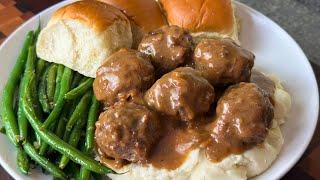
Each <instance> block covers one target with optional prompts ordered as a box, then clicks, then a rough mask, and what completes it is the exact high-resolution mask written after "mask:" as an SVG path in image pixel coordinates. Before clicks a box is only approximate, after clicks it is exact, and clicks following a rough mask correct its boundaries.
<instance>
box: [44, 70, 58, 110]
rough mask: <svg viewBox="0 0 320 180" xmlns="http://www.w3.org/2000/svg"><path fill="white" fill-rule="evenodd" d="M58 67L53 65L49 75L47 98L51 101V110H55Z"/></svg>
mask: <svg viewBox="0 0 320 180" xmlns="http://www.w3.org/2000/svg"><path fill="white" fill-rule="evenodd" d="M57 69H58V66H57V65H56V64H51V65H50V67H49V70H48V74H47V77H46V78H47V96H48V100H49V105H50V109H51V110H52V109H53V108H54V93H55V90H56V77H57Z"/></svg>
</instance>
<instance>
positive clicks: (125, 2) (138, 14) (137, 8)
mask: <svg viewBox="0 0 320 180" xmlns="http://www.w3.org/2000/svg"><path fill="white" fill-rule="evenodd" d="M100 1H101V2H105V3H107V4H110V5H112V6H114V7H116V8H118V9H120V10H122V11H123V12H124V13H125V14H126V15H127V17H128V18H129V19H130V20H131V22H132V24H131V27H132V32H133V47H138V45H139V43H140V41H141V39H142V37H143V35H144V34H145V33H148V32H150V31H152V30H154V29H158V28H160V27H162V26H165V25H167V21H166V19H165V17H164V15H163V14H162V12H161V9H160V7H159V5H158V3H157V2H156V1H154V0H100Z"/></svg>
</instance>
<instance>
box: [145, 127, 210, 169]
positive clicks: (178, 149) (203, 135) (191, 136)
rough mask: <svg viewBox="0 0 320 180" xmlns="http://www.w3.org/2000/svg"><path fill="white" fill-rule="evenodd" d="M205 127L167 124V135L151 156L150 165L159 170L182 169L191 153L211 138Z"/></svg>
mask: <svg viewBox="0 0 320 180" xmlns="http://www.w3.org/2000/svg"><path fill="white" fill-rule="evenodd" d="M203 127H204V126H201V125H199V126H197V127H192V128H190V127H186V126H185V125H181V124H180V125H177V124H175V123H172V122H170V123H167V124H166V132H167V133H166V134H165V135H164V136H163V137H162V138H161V139H160V141H159V143H158V144H157V145H156V146H155V147H154V149H153V151H152V153H151V154H150V157H149V160H148V163H150V164H152V165H153V166H154V167H157V168H164V169H168V170H174V169H177V168H178V167H180V166H181V165H182V164H183V163H184V161H185V160H186V158H187V157H188V155H189V153H190V152H191V151H192V150H194V149H196V148H198V147H199V146H200V145H201V144H202V143H203V142H205V141H206V140H207V139H208V138H209V137H210V135H209V133H208V132H206V131H204V129H203Z"/></svg>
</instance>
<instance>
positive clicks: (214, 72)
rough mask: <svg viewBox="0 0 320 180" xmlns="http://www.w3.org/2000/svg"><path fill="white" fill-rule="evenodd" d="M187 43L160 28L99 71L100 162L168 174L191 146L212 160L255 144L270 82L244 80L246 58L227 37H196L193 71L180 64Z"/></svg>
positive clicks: (268, 108) (249, 59) (264, 129)
mask: <svg viewBox="0 0 320 180" xmlns="http://www.w3.org/2000/svg"><path fill="white" fill-rule="evenodd" d="M191 42H192V39H191V36H190V35H189V34H188V33H187V32H186V31H184V30H183V29H181V28H179V27H177V26H166V27H163V28H160V29H158V30H156V31H154V32H150V33H149V34H147V35H146V36H145V37H144V39H143V40H142V42H141V43H140V45H139V51H140V52H141V53H140V52H137V51H134V50H127V49H125V50H120V51H119V52H117V53H115V54H113V55H112V56H110V58H108V59H107V60H106V62H105V63H104V64H103V65H102V66H101V67H100V68H99V70H98V72H97V78H96V80H95V83H94V90H95V94H96V96H97V98H98V99H99V100H100V101H103V102H104V103H105V104H106V105H107V106H108V107H107V110H106V111H105V112H103V113H102V114H101V115H100V118H99V121H98V122H97V123H96V127H97V129H96V134H95V141H96V144H97V150H98V153H99V156H100V159H102V160H101V161H102V162H103V163H105V162H106V161H105V160H106V159H107V160H108V161H110V159H113V160H111V161H114V162H113V163H111V164H113V165H114V164H116V165H119V166H117V167H121V165H124V163H123V162H127V163H130V162H134V163H140V164H141V165H146V164H152V165H153V166H154V167H156V168H160V169H168V170H174V169H176V168H179V167H180V166H181V165H182V164H183V163H184V161H185V160H186V159H187V157H188V155H189V153H190V152H191V151H192V150H194V149H199V148H200V149H202V150H204V151H205V152H206V155H207V158H208V159H209V160H211V161H212V162H218V161H221V160H222V159H224V158H225V157H227V156H228V155H230V154H240V153H243V152H244V151H245V150H248V149H249V148H252V147H254V146H256V145H258V144H260V143H263V141H264V139H265V137H266V136H267V134H268V130H269V128H270V126H271V123H272V119H273V116H274V112H273V105H272V104H271V102H270V100H272V97H273V94H274V90H275V86H274V83H272V81H271V80H270V79H269V78H267V77H265V76H264V75H263V74H257V73H254V74H253V75H251V69H252V67H253V64H254V55H253V54H252V53H250V52H249V51H247V50H245V49H242V48H241V47H240V46H238V45H236V44H235V43H234V42H232V41H231V40H229V39H203V40H202V41H201V42H200V43H199V44H198V45H197V47H196V49H195V52H194V54H193V63H194V64H193V66H194V68H191V67H180V66H184V65H186V61H187V58H188V57H190V56H192V47H191V44H192V43H191ZM141 54H144V55H146V56H147V57H149V58H150V59H146V57H144V56H142V55H141ZM153 66H154V67H153ZM155 71H156V72H155ZM163 73H166V74H164V75H163V76H162V77H160V78H159V79H158V80H157V81H156V82H154V81H155V77H157V76H159V75H162V74H163ZM154 74H157V76H155V75H154ZM250 78H251V79H250ZM250 80H251V82H253V83H246V82H248V81H250ZM152 84H153V85H152ZM230 85H232V86H230ZM214 86H216V87H217V89H218V90H219V93H217V94H218V95H216V92H215V89H214ZM228 86H230V87H228ZM148 88H149V89H148ZM130 97H131V98H130ZM214 112H215V113H214ZM118 162H122V163H118ZM117 163H118V164H117ZM106 164H108V165H110V163H106ZM113 167H115V166H113Z"/></svg>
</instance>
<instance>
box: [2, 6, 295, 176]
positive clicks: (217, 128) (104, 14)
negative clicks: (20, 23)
mask: <svg viewBox="0 0 320 180" xmlns="http://www.w3.org/2000/svg"><path fill="white" fill-rule="evenodd" d="M101 1H103V2H100V1H89V0H84V1H77V2H74V3H71V4H69V5H66V6H64V7H62V8H60V9H58V10H57V11H56V12H55V13H54V14H53V16H52V18H51V19H50V21H49V23H48V25H47V26H46V27H45V28H44V29H43V30H42V31H41V28H40V26H39V28H38V29H37V30H36V31H30V32H29V33H28V34H27V37H26V40H25V43H24V45H23V49H22V51H21V54H20V56H19V57H18V59H17V63H16V65H15V67H14V69H13V71H12V73H11V74H10V76H9V80H8V82H7V84H6V86H5V88H4V92H3V103H2V108H1V109H2V110H1V115H2V120H3V122H4V125H5V132H6V134H7V136H8V137H9V139H10V141H11V142H12V144H14V145H15V147H16V150H17V162H18V167H19V169H20V171H21V172H22V173H24V174H28V173H29V168H30V164H36V165H40V166H41V167H42V168H43V169H45V170H46V171H48V172H49V173H51V174H52V175H53V176H54V177H55V178H58V179H70V178H75V179H90V176H91V175H94V174H96V173H98V174H102V175H107V176H109V177H110V178H112V179H161V180H163V179H168V180H169V179H191V180H193V179H213V178H216V179H247V178H251V177H254V176H256V175H258V174H261V173H262V172H264V171H265V170H266V169H267V168H268V167H269V166H270V165H271V164H272V162H273V161H274V160H275V159H276V157H277V155H278V154H279V152H280V150H281V147H282V145H283V143H284V139H283V137H282V133H281V130H280V125H281V124H283V123H284V122H285V119H286V116H287V114H288V113H289V111H290V107H291V97H290V95H289V94H288V93H287V92H286V90H285V89H284V88H283V86H282V85H281V82H280V80H279V79H278V78H276V77H275V76H268V75H265V74H263V73H262V72H260V71H258V70H253V66H254V60H255V56H254V54H253V53H251V52H250V51H248V50H246V49H244V48H242V47H241V46H239V45H238V44H239V42H238V41H237V23H236V20H235V17H234V12H233V6H232V1H230V0H215V1H199V0H195V1H186V0H176V1H169V0H159V1H157V2H156V1H153V0H137V1H130V2H129V1H125V0H101ZM157 3H160V5H161V8H159V7H158V4H157ZM113 6H115V7H113ZM161 11H165V14H166V16H167V20H168V22H169V24H170V25H167V23H166V20H165V19H164V17H165V16H163V15H162V14H161V13H162V12H161ZM150 12H152V13H151V14H150ZM142 36H144V37H142ZM129 48H132V49H129ZM92 77H95V79H93V78H92ZM15 92H17V93H15ZM16 102H17V103H16ZM100 104H102V105H101V106H100ZM15 110H17V112H16V111H15ZM99 114H100V115H99ZM29 127H30V128H29ZM29 157H30V158H31V159H33V160H34V161H29ZM99 161H100V162H99ZM93 172H94V174H93Z"/></svg>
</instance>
